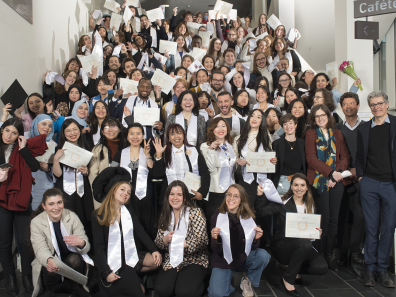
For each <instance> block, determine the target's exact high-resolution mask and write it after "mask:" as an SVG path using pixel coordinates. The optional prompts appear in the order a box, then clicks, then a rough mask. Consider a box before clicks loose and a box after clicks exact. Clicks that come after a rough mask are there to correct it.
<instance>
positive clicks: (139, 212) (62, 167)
mask: <svg viewBox="0 0 396 297" xmlns="http://www.w3.org/2000/svg"><path fill="white" fill-rule="evenodd" d="M125 2H126V1H125ZM127 9H129V10H130V11H131V13H132V18H131V19H130V20H129V21H128V22H127V23H126V24H122V25H121V26H120V28H115V27H113V28H110V18H111V17H110V16H109V15H104V18H103V19H99V20H98V21H97V23H96V25H95V23H94V20H93V18H91V20H90V26H92V28H93V29H94V33H93V35H92V36H90V35H87V34H84V35H83V36H81V38H80V41H79V44H78V46H79V48H78V52H77V55H83V56H84V55H85V56H87V55H90V54H93V53H98V52H99V53H100V54H101V55H103V70H104V72H103V74H100V72H101V71H100V69H98V68H97V67H95V66H93V67H92V70H91V73H89V74H87V73H85V72H84V70H83V69H82V65H81V62H80V60H79V58H78V57H76V58H72V59H70V61H69V62H68V63H67V65H66V67H65V69H64V72H63V74H62V76H63V78H64V83H63V84H62V83H60V82H59V81H56V82H55V83H52V84H49V83H48V79H45V82H44V84H43V95H41V94H39V93H33V94H31V95H29V96H28V98H27V99H26V104H25V105H26V107H25V106H24V105H22V106H21V107H20V106H18V107H17V109H13V106H12V104H7V105H5V107H4V108H3V115H2V118H1V123H2V125H1V138H0V158H1V160H2V162H1V164H5V166H1V168H0V191H1V194H0V223H1V225H2V227H3V232H1V233H0V263H1V266H2V268H3V272H4V275H5V277H6V284H5V285H6V290H7V293H8V294H9V295H11V296H16V295H18V287H17V282H16V276H15V267H14V263H13V257H12V241H13V235H14V233H15V237H16V242H17V248H18V250H19V253H20V255H21V267H22V277H23V278H22V283H23V286H24V288H25V290H26V291H27V292H28V293H32V294H33V295H32V296H53V294H54V292H55V291H56V290H57V288H58V287H59V284H60V283H62V282H66V283H67V284H68V285H69V287H70V290H71V292H72V294H74V295H76V296H90V294H94V293H95V292H94V290H95V288H96V289H97V290H99V292H100V294H101V296H143V295H144V292H145V290H146V288H147V287H150V286H151V288H154V290H155V292H156V294H157V295H158V296H160V297H169V296H177V297H182V296H201V295H202V294H203V293H204V292H205V290H207V292H208V295H209V296H210V297H215V296H216V297H217V296H229V295H230V294H231V293H232V292H233V291H234V290H235V288H234V285H233V282H232V276H233V272H234V271H237V272H246V274H245V276H244V277H243V278H242V280H241V283H240V287H241V289H242V290H243V296H245V297H248V296H254V291H253V288H252V287H258V286H259V283H260V279H261V274H262V272H263V270H264V269H265V267H266V265H267V264H268V262H269V260H270V257H271V256H270V254H269V253H268V251H269V252H270V253H271V255H272V257H273V258H275V260H276V261H278V262H279V263H280V264H283V265H287V268H286V270H285V272H284V273H283V275H282V276H280V284H281V285H282V286H283V288H284V290H285V292H286V293H287V294H288V295H290V296H299V294H298V292H297V291H296V288H295V284H301V283H302V276H301V275H302V274H304V273H309V274H316V275H324V274H326V272H327V271H328V269H330V270H333V271H337V270H338V266H345V265H347V263H348V262H349V261H351V264H352V268H353V269H354V271H355V272H356V274H357V275H358V276H359V277H361V279H362V282H363V283H364V285H367V286H374V285H375V283H376V281H378V282H379V283H380V284H381V285H383V286H385V287H394V284H393V282H392V280H391V279H390V278H389V276H388V275H387V272H386V270H387V267H388V266H389V264H390V258H389V255H390V251H391V248H392V243H393V233H394V230H395V225H396V211H395V209H396V202H395V201H396V200H395V199H394V198H395V195H396V193H395V182H396V181H395V179H396V161H395V158H394V156H395V155H394V143H393V142H394V141H396V140H395V133H396V126H395V125H396V118H395V117H393V116H391V115H389V114H388V113H387V109H388V107H389V102H388V97H387V95H386V94H384V93H383V92H372V93H370V95H369V96H368V98H367V102H368V105H369V106H370V108H371V111H372V113H373V118H372V120H370V121H368V122H364V121H362V120H361V119H360V118H359V117H358V110H359V106H360V99H359V96H358V95H357V94H356V93H357V91H358V85H359V84H360V83H361V82H360V79H356V80H355V82H354V84H353V85H352V86H351V88H350V91H349V92H347V93H344V94H341V93H339V92H338V91H337V90H336V89H335V86H336V85H337V80H332V81H330V79H329V77H328V76H327V75H326V74H325V73H317V74H316V73H315V72H314V71H313V70H307V71H304V72H303V73H301V65H300V62H299V59H298V55H297V54H296V53H295V52H294V50H293V48H294V49H295V48H296V47H297V39H295V40H288V39H286V38H285V36H286V34H285V33H286V28H285V27H284V26H279V27H278V28H275V29H273V28H270V27H269V26H268V25H267V23H266V21H267V16H266V15H265V14H262V15H261V16H260V18H259V26H258V27H257V28H255V29H252V28H250V18H249V17H245V18H244V19H243V20H244V22H243V24H242V21H241V19H240V18H239V17H238V19H237V20H232V21H231V20H230V17H229V16H227V17H226V19H227V20H226V21H225V20H224V16H222V15H220V14H219V13H218V14H217V15H216V18H218V19H216V20H210V19H209V18H208V14H207V13H204V14H202V13H200V12H198V13H196V14H193V13H192V12H189V11H187V12H185V13H184V14H183V16H182V18H181V19H180V20H178V19H177V8H174V9H173V16H172V19H171V20H165V21H163V22H161V20H156V21H155V22H153V23H151V22H150V21H149V20H148V18H147V16H146V14H145V10H144V9H142V8H141V7H139V8H138V7H133V6H126V5H125V3H124V4H123V5H122V6H120V7H119V9H118V12H119V13H120V14H122V13H125V10H127ZM139 11H140V12H141V14H139ZM190 22H195V23H198V24H202V26H201V27H200V28H199V31H207V27H206V26H204V25H205V24H209V23H211V24H212V25H213V26H212V27H213V28H215V30H214V32H213V35H212V38H211V40H210V45H209V47H208V48H207V55H205V56H204V57H203V58H202V60H201V62H202V65H203V68H202V69H200V70H199V71H198V72H194V73H190V72H189V70H188V69H187V68H188V67H189V66H190V65H191V64H192V63H193V62H194V60H195V58H193V57H192V56H191V55H190V52H191V51H192V50H193V49H194V48H196V47H198V48H201V49H204V47H203V45H202V38H201V36H199V35H196V34H194V33H192V32H190V31H189V26H188V23H190ZM136 30H138V31H136ZM96 31H97V32H98V33H99V35H100V37H101V39H100V38H99V35H98V34H97V33H96ZM265 33H267V34H265ZM296 33H298V32H296ZM260 35H265V36H264V37H263V38H262V39H258V40H256V37H257V36H260ZM246 36H248V38H245V37H246ZM160 40H172V41H175V42H177V54H176V55H175V56H173V55H170V54H169V53H167V52H165V53H163V54H164V56H165V57H166V58H167V60H166V63H165V64H162V63H161V62H160V61H159V60H158V59H157V58H156V56H157V57H158V55H156V52H158V48H159V43H160ZM249 42H250V43H252V44H253V43H255V44H256V45H257V46H256V47H255V48H252V47H251V46H249ZM117 47H118V50H116V49H117ZM146 55H148V61H149V64H150V65H153V67H154V69H160V70H161V71H164V72H167V73H169V74H170V75H171V76H173V77H174V78H175V79H176V83H175V84H174V86H173V87H172V90H171V92H170V93H169V94H165V93H164V92H162V91H161V90H162V89H161V87H160V86H158V85H153V84H152V82H151V77H152V75H153V73H152V72H150V69H149V67H147V68H145V67H144V63H140V61H141V60H142V57H145V56H146ZM144 59H145V58H144ZM140 64H141V65H140ZM138 66H139V67H138ZM147 66H149V65H147ZM49 74H50V73H46V74H45V78H48V75H49ZM87 75H88V77H87ZM120 78H129V79H131V80H135V81H138V87H137V92H136V93H134V94H132V93H129V94H127V95H126V96H124V90H123V89H122V88H121V87H120V81H119V79H120ZM338 104H340V106H341V108H342V111H343V113H344V117H345V120H342V119H341V117H340V116H339V115H337V113H336V112H335V110H336V107H337V105H338ZM136 107H143V108H150V109H151V108H153V109H158V114H159V118H158V120H157V121H155V123H154V125H152V126H147V125H146V126H143V125H142V124H141V123H139V122H138V121H135V113H134V109H135V108H136ZM24 108H26V112H25V113H23V110H24ZM12 110H15V111H14V112H12ZM395 144H396V143H395ZM65 145H74V146H78V147H79V148H80V149H84V150H86V151H90V152H92V154H93V156H92V158H91V160H90V161H89V163H88V164H87V165H86V166H85V165H81V166H80V167H78V168H73V167H70V166H68V165H66V164H64V162H63V161H62V160H63V157H64V155H65V152H66V151H67V148H65ZM55 146H56V148H55V153H53V154H52V156H50V157H48V158H46V159H43V155H44V154H45V153H46V151H47V150H50V148H51V147H52V148H53V147H55ZM251 152H259V153H263V152H275V157H273V158H271V159H270V160H269V161H270V163H271V164H272V166H273V167H274V168H275V169H274V171H273V172H270V173H263V172H250V170H248V167H249V166H250V164H249V153H251ZM347 171H349V172H350V173H351V175H350V176H346V175H345V172H347ZM362 178H363V179H364V182H363V183H362V182H361V179H362ZM191 180H193V182H191ZM197 182H198V185H197V186H196V187H195V188H194V187H193V186H192V184H194V186H195V185H196V183H197ZM360 188H361V189H360ZM288 212H289V213H290V212H293V213H307V214H320V215H321V226H320V228H317V230H312V232H317V234H318V236H319V237H320V240H315V241H311V240H309V239H304V238H289V237H287V236H286V234H285V226H286V213H288ZM381 218H382V220H381ZM351 223H352V226H351V227H350V226H349V225H350V224H351ZM14 226H15V228H14ZM336 246H338V247H339V248H340V250H341V257H340V258H339V259H337V260H336V259H334V257H333V251H334V248H335V247H336ZM363 248H364V255H363V253H362V250H363ZM91 257H92V258H93V259H92V258H91ZM60 261H61V262H63V263H64V264H66V265H68V266H69V267H71V268H72V269H73V270H75V271H77V272H79V273H81V274H87V275H88V276H89V282H88V285H87V286H82V285H81V284H79V283H78V282H76V281H75V280H72V279H69V278H67V277H62V276H61V275H60V274H58V273H57V272H58V271H59V267H58V266H59V265H58V266H57V263H60ZM93 271H94V272H93ZM148 279H151V280H153V281H152V282H151V284H150V282H149V281H147V280H148ZM89 291H91V292H89Z"/></svg>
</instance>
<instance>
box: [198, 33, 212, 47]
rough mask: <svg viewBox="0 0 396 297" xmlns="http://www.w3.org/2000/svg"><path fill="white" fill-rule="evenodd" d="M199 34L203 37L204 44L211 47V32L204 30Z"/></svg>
mask: <svg viewBox="0 0 396 297" xmlns="http://www.w3.org/2000/svg"><path fill="white" fill-rule="evenodd" d="M198 35H199V36H201V38H202V46H206V48H208V49H209V43H210V35H211V34H210V32H203V31H199V32H198Z"/></svg>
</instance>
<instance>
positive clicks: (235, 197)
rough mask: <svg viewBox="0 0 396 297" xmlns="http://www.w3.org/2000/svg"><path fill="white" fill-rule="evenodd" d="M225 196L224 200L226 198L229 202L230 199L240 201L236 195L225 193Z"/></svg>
mask: <svg viewBox="0 0 396 297" xmlns="http://www.w3.org/2000/svg"><path fill="white" fill-rule="evenodd" d="M225 196H226V198H227V199H228V200H231V199H233V200H238V199H240V197H239V195H238V194H235V195H232V194H231V193H226V195H225Z"/></svg>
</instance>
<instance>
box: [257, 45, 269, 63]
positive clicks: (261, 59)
mask: <svg viewBox="0 0 396 297" xmlns="http://www.w3.org/2000/svg"><path fill="white" fill-rule="evenodd" d="M263 43H264V42H263ZM256 65H257V67H258V68H265V67H267V58H266V57H265V55H264V54H258V55H257V57H256Z"/></svg>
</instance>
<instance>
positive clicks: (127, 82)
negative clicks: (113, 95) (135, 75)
mask: <svg viewBox="0 0 396 297" xmlns="http://www.w3.org/2000/svg"><path fill="white" fill-rule="evenodd" d="M138 85H139V82H138V81H135V80H131V79H127V78H120V88H121V87H122V89H123V90H124V92H123V93H122V95H123V96H122V97H123V98H125V97H126V94H128V93H132V95H135V93H137V92H138V89H137V87H138Z"/></svg>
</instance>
